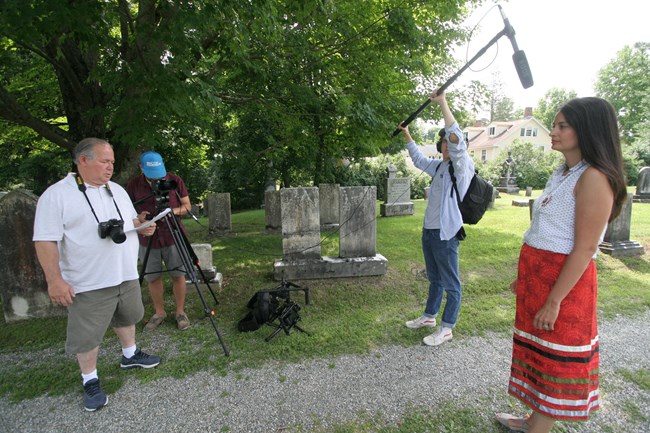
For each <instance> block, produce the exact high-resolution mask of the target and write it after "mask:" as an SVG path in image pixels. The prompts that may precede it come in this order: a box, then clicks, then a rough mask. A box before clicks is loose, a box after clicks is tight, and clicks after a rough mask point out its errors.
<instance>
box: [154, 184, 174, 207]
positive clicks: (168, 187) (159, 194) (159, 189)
mask: <svg viewBox="0 0 650 433" xmlns="http://www.w3.org/2000/svg"><path fill="white" fill-rule="evenodd" d="M177 187H178V183H177V182H176V181H175V180H169V179H163V178H160V179H152V181H151V190H152V191H153V195H154V200H155V202H156V212H160V211H161V210H163V209H165V208H166V207H168V206H169V193H170V192H171V191H173V190H175V189H176V188H177Z"/></svg>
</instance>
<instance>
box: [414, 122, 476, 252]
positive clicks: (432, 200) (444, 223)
mask: <svg viewBox="0 0 650 433" xmlns="http://www.w3.org/2000/svg"><path fill="white" fill-rule="evenodd" d="M445 132H446V134H445V137H449V136H450V134H452V133H453V134H455V135H456V136H457V137H458V143H452V142H451V140H448V139H447V148H448V149H449V158H450V159H451V162H452V163H453V164H454V176H455V177H456V186H457V187H458V192H459V193H460V195H461V197H460V198H461V201H462V199H463V197H464V196H465V193H466V192H467V188H469V183H470V181H471V180H472V177H473V176H474V161H473V160H472V158H471V157H470V156H469V154H468V153H467V143H466V141H465V135H464V134H463V132H462V131H461V130H460V128H459V127H458V123H456V122H454V123H453V125H451V126H450V127H449V128H445ZM406 148H407V149H408V152H409V155H410V156H411V160H412V161H413V165H415V166H416V167H417V168H419V169H420V170H422V171H424V172H425V173H427V174H429V175H430V176H431V177H432V180H431V189H430V191H429V200H428V203H427V209H426V211H425V212H424V223H423V226H424V228H425V229H437V228H439V229H440V239H441V240H444V241H448V240H449V239H451V238H453V237H454V236H456V233H458V230H460V228H461V227H462V225H463V217H462V216H461V214H460V210H459V209H458V203H457V201H456V193H454V194H453V195H452V194H451V191H452V182H451V176H450V175H449V170H448V169H447V167H448V165H447V163H446V161H443V160H442V159H435V158H430V157H428V156H426V155H424V154H423V153H422V152H421V151H420V149H419V148H418V146H417V145H416V144H415V141H410V142H408V143H406ZM443 163H444V164H443ZM440 164H443V165H441V166H440ZM438 166H440V167H438ZM436 169H438V170H437V172H436ZM441 175H442V177H441ZM440 182H442V187H441V185H440ZM435 191H439V193H438V194H440V196H439V197H432V194H434V193H435Z"/></svg>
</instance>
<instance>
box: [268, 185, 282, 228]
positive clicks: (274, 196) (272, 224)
mask: <svg viewBox="0 0 650 433" xmlns="http://www.w3.org/2000/svg"><path fill="white" fill-rule="evenodd" d="M281 210H282V208H281V206H280V191H276V190H273V191H265V192H264V224H265V228H266V231H267V232H269V233H279V232H280V231H281V230H282V212H281Z"/></svg>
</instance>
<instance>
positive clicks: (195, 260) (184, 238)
mask: <svg viewBox="0 0 650 433" xmlns="http://www.w3.org/2000/svg"><path fill="white" fill-rule="evenodd" d="M174 221H175V220H174ZM179 233H180V236H181V238H182V241H183V243H184V244H185V247H186V248H187V251H188V254H189V256H190V257H191V259H192V263H193V264H194V265H195V266H196V269H198V271H199V273H200V274H201V278H203V282H204V283H205V285H206V287H207V288H208V290H209V292H210V294H211V295H212V299H214V303H215V304H216V305H219V301H217V296H216V295H215V294H214V291H213V290H212V287H210V282H209V281H208V279H207V278H206V276H205V274H204V273H203V269H201V266H200V263H199V258H198V256H197V255H196V252H195V251H194V249H193V248H192V244H191V243H190V241H189V239H187V236H186V235H185V233H184V232H183V231H182V230H179Z"/></svg>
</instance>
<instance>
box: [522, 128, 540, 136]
mask: <svg viewBox="0 0 650 433" xmlns="http://www.w3.org/2000/svg"><path fill="white" fill-rule="evenodd" d="M519 135H521V136H522V137H537V128H521V130H520V132H519Z"/></svg>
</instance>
